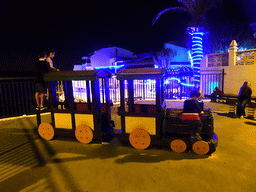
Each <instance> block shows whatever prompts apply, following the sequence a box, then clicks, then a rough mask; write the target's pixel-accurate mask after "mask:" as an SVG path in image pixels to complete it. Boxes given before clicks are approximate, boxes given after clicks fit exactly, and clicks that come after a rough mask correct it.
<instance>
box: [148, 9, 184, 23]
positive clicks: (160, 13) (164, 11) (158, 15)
mask: <svg viewBox="0 0 256 192" xmlns="http://www.w3.org/2000/svg"><path fill="white" fill-rule="evenodd" d="M168 11H178V12H187V10H186V8H184V7H170V8H167V9H165V10H163V11H161V12H159V13H158V14H157V15H156V17H155V18H154V20H153V21H152V26H153V25H154V24H155V22H156V20H157V19H158V18H159V17H160V16H161V15H163V14H164V13H166V12H168Z"/></svg>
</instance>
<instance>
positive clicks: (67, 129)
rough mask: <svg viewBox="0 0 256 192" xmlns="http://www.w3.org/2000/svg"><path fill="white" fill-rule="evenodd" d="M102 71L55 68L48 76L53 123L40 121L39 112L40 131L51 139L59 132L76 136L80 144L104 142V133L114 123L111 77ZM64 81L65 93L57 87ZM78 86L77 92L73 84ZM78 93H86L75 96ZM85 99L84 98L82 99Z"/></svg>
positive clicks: (46, 76) (40, 133)
mask: <svg viewBox="0 0 256 192" xmlns="http://www.w3.org/2000/svg"><path fill="white" fill-rule="evenodd" d="M110 77H111V73H110V72H108V71H106V70H102V71H94V70H88V71H52V72H50V73H48V74H46V75H45V77H44V79H45V81H46V82H47V85H48V89H49V95H50V96H49V103H50V109H49V110H48V111H50V112H51V123H47V122H41V118H40V113H41V112H38V113H37V119H38V125H39V127H38V133H39V135H40V136H41V137H42V138H44V139H46V140H51V139H52V138H53V137H54V136H56V135H59V134H68V135H75V137H76V138H77V140H78V141H79V142H81V143H90V142H91V141H92V140H94V141H95V142H97V143H101V141H102V134H103V133H104V132H106V131H107V130H108V129H109V127H110V124H111V115H110V105H111V103H110V99H109V88H108V86H109V84H108V82H109V81H108V78H110ZM60 82H61V85H62V86H61V87H62V93H61V94H58V91H56V87H57V88H58V85H59V84H60ZM75 84H76V85H79V86H76V87H79V88H78V89H79V90H78V91H77V92H76V90H75V89H74V86H73V85H75ZM76 94H83V97H81V95H79V96H77V97H76ZM81 98H84V99H81Z"/></svg>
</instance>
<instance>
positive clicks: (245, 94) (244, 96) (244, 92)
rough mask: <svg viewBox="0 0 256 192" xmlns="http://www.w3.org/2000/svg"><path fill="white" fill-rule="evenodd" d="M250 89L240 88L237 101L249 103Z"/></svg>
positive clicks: (247, 87) (246, 87)
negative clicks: (247, 101)
mask: <svg viewBox="0 0 256 192" xmlns="http://www.w3.org/2000/svg"><path fill="white" fill-rule="evenodd" d="M251 95H252V89H251V88H250V87H249V86H242V87H241V88H240V91H239V93H238V100H239V101H244V100H249V101H251Z"/></svg>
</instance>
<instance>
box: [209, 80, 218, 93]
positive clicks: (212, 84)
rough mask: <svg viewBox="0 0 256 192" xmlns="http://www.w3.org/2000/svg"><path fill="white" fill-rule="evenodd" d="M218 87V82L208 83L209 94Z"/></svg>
mask: <svg viewBox="0 0 256 192" xmlns="http://www.w3.org/2000/svg"><path fill="white" fill-rule="evenodd" d="M218 86H219V82H209V89H210V93H212V92H213V90H214V89H215V87H218Z"/></svg>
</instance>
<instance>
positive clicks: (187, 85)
mask: <svg viewBox="0 0 256 192" xmlns="http://www.w3.org/2000/svg"><path fill="white" fill-rule="evenodd" d="M169 80H174V81H178V83H180V84H181V85H182V86H185V87H194V86H195V85H194V84H189V83H181V81H180V79H179V78H177V77H171V78H169V79H167V80H165V84H169Z"/></svg>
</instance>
